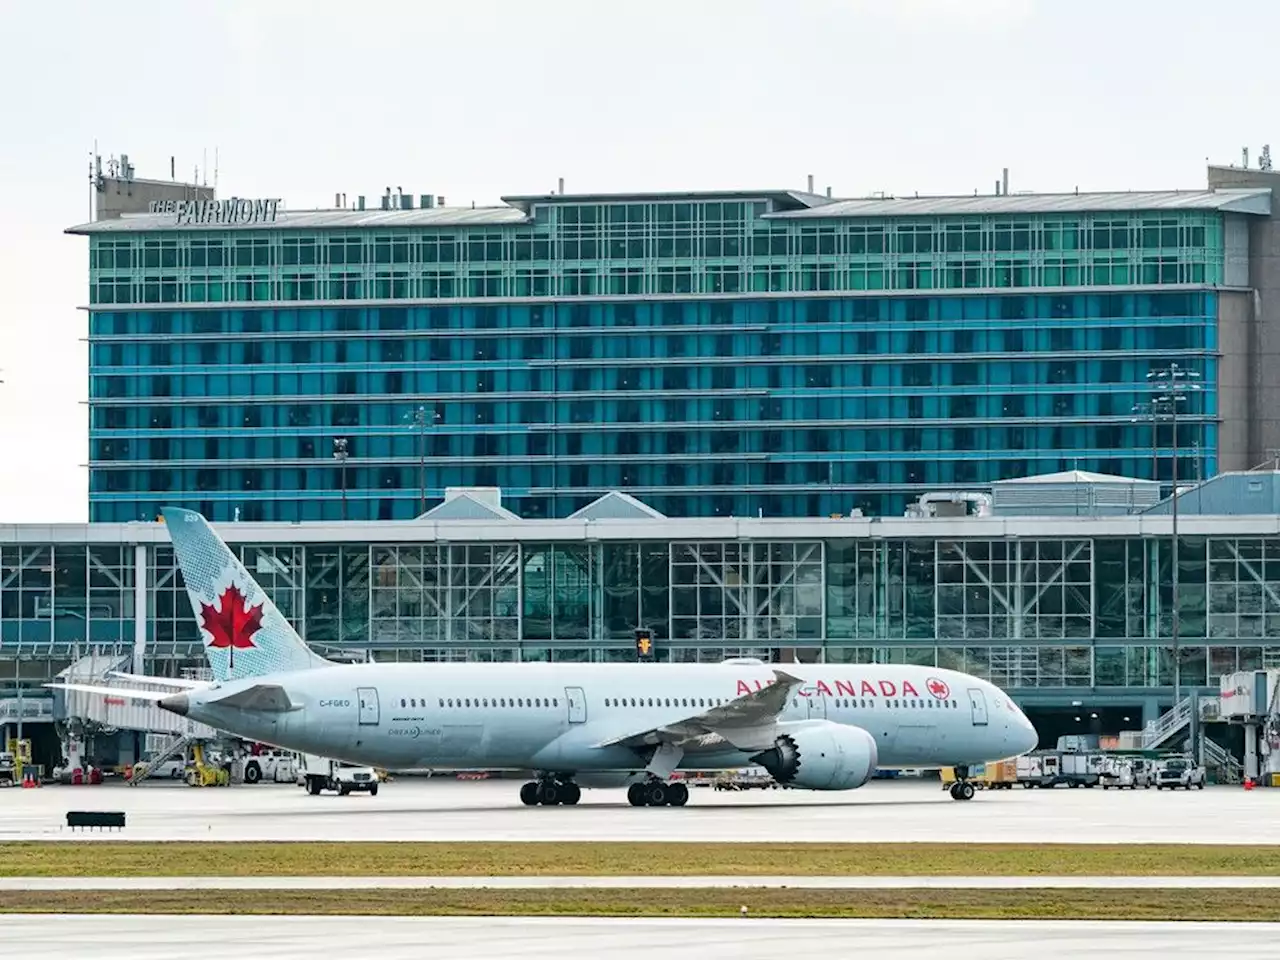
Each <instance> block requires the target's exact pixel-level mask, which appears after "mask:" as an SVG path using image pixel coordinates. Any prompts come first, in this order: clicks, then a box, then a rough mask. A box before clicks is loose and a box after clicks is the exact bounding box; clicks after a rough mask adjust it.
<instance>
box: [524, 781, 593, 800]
mask: <svg viewBox="0 0 1280 960" xmlns="http://www.w3.org/2000/svg"><path fill="white" fill-rule="evenodd" d="M581 799H582V788H581V787H579V786H578V785H577V784H576V783H574V782H573V781H572V780H569V779H568V778H564V779H557V778H556V777H540V778H539V779H537V780H530V781H529V782H528V783H526V784H524V785H523V786H522V787H521V788H520V802H521V803H523V804H524V805H525V806H526V807H534V806H538V805H541V806H544V807H554V806H558V805H560V804H564V805H565V806H566V807H572V806H573V805H574V804H576V803H577V802H578V801H579V800H581Z"/></svg>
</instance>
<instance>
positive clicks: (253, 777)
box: [244, 750, 297, 783]
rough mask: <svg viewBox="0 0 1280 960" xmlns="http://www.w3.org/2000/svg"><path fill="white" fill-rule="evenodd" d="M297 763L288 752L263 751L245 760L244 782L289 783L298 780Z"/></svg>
mask: <svg viewBox="0 0 1280 960" xmlns="http://www.w3.org/2000/svg"><path fill="white" fill-rule="evenodd" d="M296 767H297V762H296V760H295V758H294V755H293V754H292V753H289V752H288V751H286V750H261V751H259V752H258V753H255V754H250V755H249V756H247V757H245V758H244V782H245V783H259V782H262V781H265V782H267V783H289V782H290V781H291V780H294V779H296V773H295V770H296Z"/></svg>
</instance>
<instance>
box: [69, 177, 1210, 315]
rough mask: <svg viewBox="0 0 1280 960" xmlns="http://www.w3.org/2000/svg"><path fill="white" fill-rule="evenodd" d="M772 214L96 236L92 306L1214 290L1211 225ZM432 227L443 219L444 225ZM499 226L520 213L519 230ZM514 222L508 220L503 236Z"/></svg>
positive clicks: (708, 212) (684, 213)
mask: <svg viewBox="0 0 1280 960" xmlns="http://www.w3.org/2000/svg"><path fill="white" fill-rule="evenodd" d="M780 206H781V204H780V202H779V201H778V200H777V199H773V200H770V199H766V198H761V199H758V200H742V201H730V202H725V201H720V200H710V199H707V200H689V201H681V202H676V201H669V200H668V201H655V200H650V201H647V202H630V203H628V202H603V201H601V202H590V203H572V202H564V203H555V202H544V203H542V204H535V205H533V208H532V212H531V216H530V217H529V218H528V219H525V218H523V217H520V216H519V214H518V213H517V211H516V210H515V209H514V208H500V209H498V210H493V211H481V213H482V215H483V214H484V213H485V212H489V213H492V214H493V217H492V219H493V220H494V222H493V223H490V224H482V225H479V226H473V227H441V228H436V229H430V228H427V229H424V228H422V227H418V228H416V229H407V228H402V229H392V228H383V229H369V228H365V229H361V230H344V229H341V228H331V229H324V230H310V231H306V230H289V229H284V228H281V229H274V230H269V231H266V230H216V229H199V230H188V231H165V232H163V233H152V234H146V233H139V234H135V235H124V236H119V235H115V234H113V235H109V236H95V237H94V238H93V239H92V241H91V244H90V303H92V304H95V305H97V304H116V305H120V304H165V303H171V304H180V303H240V304H243V303H255V302H264V301H290V302H306V301H329V300H415V299H424V300H436V299H445V300H447V299H451V298H511V297H589V296H637V295H649V296H662V295H670V294H685V295H690V294H734V293H765V292H773V293H787V292H814V291H833V292H834V291H866V290H912V291H914V290H965V289H980V288H1004V287H1009V288H1015V287H1021V288H1029V287H1115V286H1129V285H1156V284H1217V283H1221V281H1222V271H1223V218H1222V215H1221V214H1219V213H1214V212H1208V211H1198V210H1192V211H1186V210H1182V211H1166V212H1148V213H1144V212H1140V211H1121V212H1118V213H1117V212H1112V213H1099V214H1076V215H1062V214H1054V215H1048V214H1036V215H1031V214H1028V215H1024V216H974V217H964V216H949V217H911V218H885V219H875V218H867V217H847V218H841V217H839V216H837V211H833V213H832V214H831V215H826V214H825V212H824V211H823V210H822V209H821V208H820V207H819V208H817V209H815V210H809V211H805V212H803V213H796V212H794V211H791V212H788V211H785V210H780V209H779V207H780ZM441 212H442V213H443V211H441ZM508 214H515V215H516V216H515V217H514V218H513V217H512V216H509V215H508ZM513 219H514V220H515V221H516V222H505V223H504V222H503V221H512V220H513Z"/></svg>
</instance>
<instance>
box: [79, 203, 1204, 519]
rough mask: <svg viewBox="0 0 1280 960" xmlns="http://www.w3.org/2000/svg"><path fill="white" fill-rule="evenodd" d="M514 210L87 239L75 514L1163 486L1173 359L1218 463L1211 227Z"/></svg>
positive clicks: (729, 509)
mask: <svg viewBox="0 0 1280 960" xmlns="http://www.w3.org/2000/svg"><path fill="white" fill-rule="evenodd" d="M788 206H789V207H790V208H791V209H787V207H788ZM526 207H527V213H522V212H521V211H520V210H518V209H517V208H515V207H510V208H502V209H500V210H496V211H489V212H487V213H486V212H485V211H477V213H478V214H482V215H485V216H490V217H491V218H492V219H493V220H494V222H493V223H490V224H487V225H486V224H483V223H482V224H480V225H476V226H452V227H435V228H431V227H426V226H417V227H412V228H410V227H403V228H392V227H386V228H376V229H375V228H364V229H361V230H358V231H355V230H349V229H337V228H332V229H328V228H327V229H312V230H309V231H307V230H301V229H288V228H287V226H283V225H282V226H278V227H273V228H270V229H225V228H224V229H203V228H202V229H196V228H188V229H182V230H176V229H165V230H158V229H152V230H151V231H150V232H145V231H141V230H140V232H137V233H128V232H125V231H123V230H120V229H113V230H112V231H111V232H109V233H102V234H93V235H92V236H91V241H90V248H91V249H90V252H91V271H90V286H91V301H92V305H91V310H90V341H91V361H90V363H91V369H90V410H91V422H90V447H91V449H90V451H89V461H90V518H91V519H92V520H102V521H124V520H137V519H151V518H153V517H154V516H155V515H156V514H157V511H158V510H159V508H160V507H161V506H164V505H182V506H188V507H191V508H194V509H198V510H200V511H202V512H203V513H205V514H206V515H207V516H209V517H210V518H212V519H215V520H230V519H233V518H235V517H239V518H240V519H244V520H259V519H261V520H289V521H295V520H319V519H338V518H340V517H343V516H346V517H348V518H349V519H405V518H409V517H413V516H416V515H417V514H418V513H419V512H421V506H422V503H423V499H424V496H423V491H424V488H425V493H426V498H427V499H435V498H438V497H439V496H441V495H442V493H443V490H444V488H446V487H450V486H497V487H501V488H502V490H503V492H504V497H505V498H506V500H507V503H508V505H509V506H511V507H512V508H513V509H514V510H515V511H516V512H517V513H518V514H520V515H521V516H525V517H547V516H561V515H565V514H567V513H569V512H571V511H572V510H574V509H577V508H578V507H580V506H582V505H584V504H585V503H587V502H590V501H591V500H593V499H595V498H596V497H598V496H599V495H601V494H602V493H605V492H607V491H608V490H612V489H619V490H625V491H627V492H629V493H633V494H635V495H637V496H639V497H640V498H642V499H643V500H645V501H646V502H648V503H650V504H652V505H653V506H654V507H656V508H657V509H659V510H661V511H663V512H664V513H666V514H668V515H671V516H728V515H733V516H756V515H760V514H763V515H765V516H823V515H827V514H830V513H845V514H847V513H848V512H849V511H850V510H851V509H854V508H858V509H862V510H863V511H864V512H866V513H870V514H874V515H895V514H897V515H900V514H901V513H902V511H903V509H904V507H905V505H906V503H907V502H908V501H909V500H911V499H913V498H914V497H915V496H916V495H917V494H918V493H920V492H922V491H925V490H929V489H937V488H938V487H955V486H961V487H968V486H978V487H981V486H982V485H984V484H987V483H990V482H991V481H993V480H999V479H1005V478H1010V477H1015V476H1023V475H1027V474H1034V473H1040V472H1052V471H1056V470H1061V469H1069V468H1079V469H1086V470H1096V471H1100V472H1104V473H1117V474H1125V475H1130V476H1136V477H1150V476H1151V475H1152V473H1153V472H1154V471H1158V472H1160V473H1161V474H1162V475H1164V476H1166V477H1167V476H1168V475H1169V474H1170V473H1171V469H1172V464H1171V457H1170V454H1171V450H1172V443H1171V438H1170V437H1168V436H1166V435H1165V433H1166V431H1167V430H1168V426H1167V425H1160V426H1159V429H1158V431H1155V432H1154V433H1153V427H1152V424H1151V422H1150V421H1147V422H1142V421H1141V420H1140V419H1139V420H1135V419H1134V418H1133V416H1132V414H1131V411H1132V409H1133V408H1134V406H1135V404H1137V403H1140V402H1141V401H1143V400H1146V399H1149V387H1148V384H1147V380H1146V374H1147V372H1148V371H1149V370H1151V369H1153V368H1155V367H1159V366H1165V365H1167V364H1168V363H1170V362H1175V361H1176V362H1177V363H1179V364H1180V365H1181V366H1183V367H1184V368H1185V369H1188V370H1191V371H1194V372H1196V373H1199V374H1200V375H1201V377H1202V382H1203V383H1204V384H1205V385H1206V389H1204V390H1203V391H1198V392H1197V393H1195V394H1194V395H1192V396H1189V397H1188V401H1189V405H1188V407H1187V408H1186V409H1185V411H1184V412H1185V414H1186V416H1185V419H1184V421H1183V426H1182V428H1181V429H1180V432H1179V441H1180V444H1179V446H1180V449H1181V456H1182V458H1183V459H1184V461H1185V462H1182V463H1180V464H1179V467H1178V473H1179V476H1184V477H1188V476H1197V475H1198V476H1208V475H1211V474H1212V473H1213V472H1215V471H1216V469H1217V444H1218V436H1217V427H1216V425H1215V419H1216V416H1217V400H1218V398H1217V391H1216V384H1217V373H1218V371H1217V360H1216V358H1215V357H1216V351H1217V349H1218V343H1217V310H1218V304H1217V295H1216V294H1215V293H1214V291H1213V289H1212V288H1213V287H1214V286H1215V285H1217V284H1220V283H1221V282H1222V275H1223V265H1224V244H1223V234H1224V216H1225V215H1224V214H1221V213H1217V212H1211V211H1199V210H1180V211H1171V212H1161V213H1143V212H1120V213H1107V214H1078V215H1070V216H1068V215H1063V214H1054V215H1049V214H1038V215H1024V216H1011V215H1000V216H979V217H965V216H944V217H931V218H922V217H913V218H905V217H901V218H888V219H874V218H866V217H861V218H860V217H856V216H846V217H840V216H835V215H832V216H825V215H820V214H822V213H823V211H822V210H821V208H818V209H816V210H799V209H796V208H797V207H799V203H798V202H797V201H795V200H794V198H793V199H792V200H790V201H787V200H785V197H778V196H774V197H763V198H760V199H741V200H733V201H728V200H721V199H698V200H688V201H672V200H668V201H658V200H649V201H646V202H622V201H619V202H603V201H601V202H591V203H586V202H567V201H566V202H561V203H557V202H547V201H542V202H531V203H529V204H526ZM840 207H841V205H840V204H835V205H833V209H838V208H840ZM420 212H421V213H426V211H420ZM466 212H467V211H462V212H461V213H466ZM482 218H483V217H482ZM148 222H149V221H148ZM1126 288H1127V289H1126ZM1162 288H1164V289H1162ZM339 438H345V439H346V440H347V456H348V459H347V460H346V461H345V467H342V466H339V464H338V463H336V462H335V460H334V459H333V457H332V451H333V440H335V439H339Z"/></svg>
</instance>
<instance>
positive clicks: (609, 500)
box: [569, 490, 666, 520]
mask: <svg viewBox="0 0 1280 960" xmlns="http://www.w3.org/2000/svg"><path fill="white" fill-rule="evenodd" d="M569 519H570V520H665V519H666V514H664V513H659V512H658V511H657V510H655V509H653V507H651V506H649V505H648V504H647V503H644V502H642V501H640V500H637V499H636V498H635V497H633V496H631V495H630V494H626V493H622V492H620V491H618V490H611V491H609V492H608V493H606V494H605V495H604V496H602V497H599V498H598V499H595V500H592V501H591V502H590V503H588V504H587V505H586V506H585V507H583V508H581V509H580V510H575V511H574V512H573V513H571V514H569Z"/></svg>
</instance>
